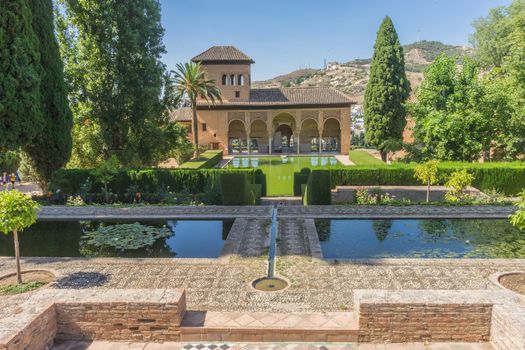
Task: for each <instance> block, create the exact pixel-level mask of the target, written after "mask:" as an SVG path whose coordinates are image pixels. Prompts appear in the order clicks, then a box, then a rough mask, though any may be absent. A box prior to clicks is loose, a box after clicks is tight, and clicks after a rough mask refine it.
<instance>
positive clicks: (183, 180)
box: [49, 169, 255, 196]
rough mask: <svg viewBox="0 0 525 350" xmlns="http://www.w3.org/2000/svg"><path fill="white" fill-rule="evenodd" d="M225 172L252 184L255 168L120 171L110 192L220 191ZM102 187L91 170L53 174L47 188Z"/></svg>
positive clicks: (78, 191) (88, 189)
mask: <svg viewBox="0 0 525 350" xmlns="http://www.w3.org/2000/svg"><path fill="white" fill-rule="evenodd" d="M224 173H241V174H244V175H245V176H246V177H247V179H248V181H249V183H254V180H255V171H254V169H201V170H184V169H146V170H121V171H119V172H118V174H117V175H116V176H115V178H114V179H113V180H112V181H111V182H110V183H109V188H110V189H111V192H112V193H114V194H116V195H118V196H124V195H126V194H128V193H129V192H130V191H131V190H132V191H133V192H142V193H156V192H159V191H168V190H169V191H171V192H189V193H204V192H209V191H215V192H220V175H221V174H224ZM102 186H103V184H102V182H101V181H100V179H98V178H97V177H96V175H95V173H94V171H93V170H90V169H63V170H58V171H56V172H55V173H54V174H53V177H52V179H51V182H50V185H49V188H50V190H51V191H53V192H57V191H59V190H60V191H59V192H60V193H61V194H62V195H65V196H73V195H79V194H82V193H83V192H95V193H96V192H100V191H101V188H102Z"/></svg>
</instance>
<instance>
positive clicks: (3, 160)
mask: <svg viewBox="0 0 525 350" xmlns="http://www.w3.org/2000/svg"><path fill="white" fill-rule="evenodd" d="M19 166H20V154H19V153H18V152H15V151H7V152H0V175H2V174H3V173H4V172H6V173H8V174H10V173H14V172H15V171H17V169H18V167H19Z"/></svg>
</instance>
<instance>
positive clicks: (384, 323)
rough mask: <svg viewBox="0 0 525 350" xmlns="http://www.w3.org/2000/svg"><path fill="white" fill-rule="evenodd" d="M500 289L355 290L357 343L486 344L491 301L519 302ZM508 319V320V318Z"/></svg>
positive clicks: (496, 332) (498, 334) (490, 334)
mask: <svg viewBox="0 0 525 350" xmlns="http://www.w3.org/2000/svg"><path fill="white" fill-rule="evenodd" d="M516 302H517V299H516V298H514V297H513V296H512V295H510V294H509V293H507V292H500V291H438V290H431V291H419V290H417V291H416V290H414V291H385V290H377V291H373V290H370V291H356V293H355V305H356V310H357V312H358V319H359V335H358V339H359V342H364V343H368V342H372V343H409V342H425V341H429V342H488V341H490V340H491V337H493V338H496V339H497V338H498V337H501V332H500V330H499V329H495V328H494V327H493V329H492V330H491V323H492V317H493V316H492V314H493V305H495V304H499V303H516ZM506 319H507V318H506Z"/></svg>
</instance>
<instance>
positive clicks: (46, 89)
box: [25, 0, 73, 191]
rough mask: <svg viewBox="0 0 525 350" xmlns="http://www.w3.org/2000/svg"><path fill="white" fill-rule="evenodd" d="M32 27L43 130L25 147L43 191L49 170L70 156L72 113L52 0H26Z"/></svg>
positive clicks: (62, 163) (67, 159)
mask: <svg viewBox="0 0 525 350" xmlns="http://www.w3.org/2000/svg"><path fill="white" fill-rule="evenodd" d="M30 4H31V10H32V12H33V14H36V15H35V16H33V30H34V32H35V34H36V36H37V38H38V49H39V52H40V64H41V66H42V71H41V74H40V78H41V79H40V80H41V82H40V93H41V95H42V112H43V119H44V128H43V130H42V131H41V132H40V133H39V134H38V135H36V137H35V138H34V139H33V141H31V143H30V144H28V145H27V146H26V147H25V151H26V152H27V154H28V155H29V157H30V159H31V164H32V165H33V168H34V170H35V173H36V175H37V178H38V180H39V182H40V184H41V186H42V188H43V190H44V191H46V190H47V181H48V180H49V178H50V177H51V174H52V173H53V171H55V170H57V169H60V168H61V167H63V166H64V165H65V164H66V163H67V162H68V161H69V158H70V157H71V144H72V140H71V127H72V123H73V120H72V115H71V111H70V109H69V103H68V100H67V91H66V84H65V82H64V74H63V64H62V59H61V58H60V52H59V48H58V43H57V40H56V37H55V34H54V23H53V2H52V0H32V1H30Z"/></svg>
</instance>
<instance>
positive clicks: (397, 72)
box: [364, 17, 410, 161]
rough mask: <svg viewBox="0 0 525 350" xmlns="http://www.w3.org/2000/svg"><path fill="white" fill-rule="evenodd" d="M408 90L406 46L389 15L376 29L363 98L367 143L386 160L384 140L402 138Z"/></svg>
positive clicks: (399, 139)
mask: <svg viewBox="0 0 525 350" xmlns="http://www.w3.org/2000/svg"><path fill="white" fill-rule="evenodd" d="M409 92H410V83H409V81H408V79H407V77H406V74H405V58H404V56H403V48H402V47H401V44H400V43H399V38H398V36H397V33H396V30H395V28H394V24H393V23H392V20H391V19H390V17H386V18H385V19H384V20H383V23H382V24H381V27H380V28H379V31H378V33H377V38H376V43H375V45H374V55H373V57H372V64H371V67H370V80H369V81H368V84H367V86H366V90H365V99H364V109H365V130H366V134H365V139H366V143H367V144H369V145H371V146H373V147H375V148H377V149H378V150H379V151H380V152H381V157H382V159H383V161H384V160H386V154H387V150H385V142H387V141H401V140H402V138H403V130H404V128H405V125H406V119H405V115H406V109H405V106H404V103H405V101H406V99H407V98H408V96H409Z"/></svg>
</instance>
